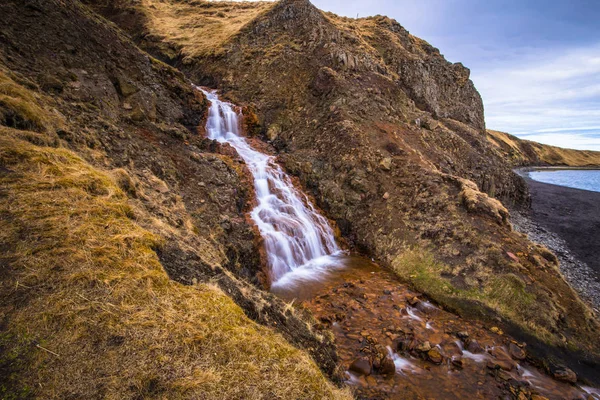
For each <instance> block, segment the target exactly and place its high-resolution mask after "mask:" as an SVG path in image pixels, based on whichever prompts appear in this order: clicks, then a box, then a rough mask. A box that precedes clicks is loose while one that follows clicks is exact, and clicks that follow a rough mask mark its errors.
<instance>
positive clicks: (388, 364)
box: [378, 355, 396, 375]
mask: <svg viewBox="0 0 600 400" xmlns="http://www.w3.org/2000/svg"><path fill="white" fill-rule="evenodd" d="M378 372H379V373H380V374H381V375H394V374H395V373H396V364H394V360H392V357H390V356H389V355H386V356H385V357H383V358H382V359H381V361H380V363H379V369H378Z"/></svg>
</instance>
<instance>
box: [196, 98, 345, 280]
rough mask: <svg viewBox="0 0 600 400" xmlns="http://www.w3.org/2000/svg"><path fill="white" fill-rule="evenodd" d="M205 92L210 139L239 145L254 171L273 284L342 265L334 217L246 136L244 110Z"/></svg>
mask: <svg viewBox="0 0 600 400" xmlns="http://www.w3.org/2000/svg"><path fill="white" fill-rule="evenodd" d="M199 89H200V88H199ZM200 90H202V89H200ZM202 92H203V93H204V94H205V95H206V97H207V98H208V100H209V101H210V102H211V107H210V110H209V116H208V121H207V123H206V131H207V134H208V137H209V139H213V140H217V141H219V142H222V143H229V144H230V145H231V146H233V147H234V148H235V149H236V150H237V152H238V154H239V155H240V157H242V159H243V160H244V161H245V162H246V165H247V166H248V168H249V169H250V172H251V173H252V175H253V177H254V188H255V191H256V197H257V200H258V206H257V207H256V208H255V209H254V210H253V211H252V214H251V216H252V219H253V220H254V222H255V223H256V225H257V226H258V228H259V230H260V233H261V236H262V237H263V239H264V242H265V247H266V251H267V257H268V263H269V266H270V268H271V274H272V281H273V285H274V286H277V285H286V284H289V283H290V282H293V281H296V280H298V279H300V280H302V279H314V278H317V277H318V276H319V275H320V273H322V272H325V271H326V269H328V268H330V267H332V266H333V267H335V266H338V265H339V262H338V261H337V259H336V256H338V255H339V254H340V253H341V251H340V249H339V247H338V245H337V244H336V241H335V237H334V233H333V230H332V228H331V226H330V225H329V223H328V221H327V220H326V219H325V218H324V217H323V216H322V215H320V214H319V213H318V212H317V211H316V210H315V208H314V207H313V205H312V204H311V203H310V201H309V200H308V198H307V197H306V195H304V194H302V193H300V192H298V191H297V190H296V189H295V188H294V186H293V184H292V181H291V179H290V177H289V176H288V175H287V174H286V173H285V172H283V170H282V169H281V167H280V166H279V165H278V164H277V163H276V162H275V160H274V158H273V157H272V156H268V155H266V154H263V153H261V152H259V151H256V150H255V149H253V148H252V146H250V144H249V143H248V142H247V141H246V139H245V138H244V137H242V136H240V134H239V126H240V124H239V117H240V114H239V113H237V112H236V111H235V110H234V107H233V106H232V105H231V104H229V103H226V102H223V101H221V100H219V98H218V96H217V94H216V93H214V92H213V93H209V92H207V91H204V90H202Z"/></svg>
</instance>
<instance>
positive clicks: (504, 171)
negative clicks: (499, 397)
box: [0, 0, 600, 399]
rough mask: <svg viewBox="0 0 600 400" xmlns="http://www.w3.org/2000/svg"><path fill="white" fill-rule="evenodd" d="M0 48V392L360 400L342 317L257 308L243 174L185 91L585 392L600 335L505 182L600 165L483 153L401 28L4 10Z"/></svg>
mask: <svg viewBox="0 0 600 400" xmlns="http://www.w3.org/2000/svg"><path fill="white" fill-rule="evenodd" d="M109 21H112V22H109ZM0 39H1V40H0V138H1V139H0V182H1V184H2V185H1V187H0V212H1V213H2V218H1V220H0V224H1V228H2V229H1V232H2V233H0V237H1V239H2V240H1V243H2V244H1V245H0V248H2V252H1V255H0V268H1V270H2V276H3V278H2V280H1V281H0V377H2V378H4V379H3V380H0V395H1V396H7V397H8V396H9V395H13V394H15V393H16V395H14V396H13V398H27V397H37V398H88V397H109V398H119V397H127V398H210V399H212V398H215V399H220V398H222V399H229V398H232V399H237V398H239V399H243V398H252V399H254V398H265V399H271V398H315V399H320V398H328V399H329V398H351V393H350V391H349V390H348V389H341V388H340V387H337V386H336V385H335V383H340V379H341V373H342V372H343V368H341V367H342V366H340V365H339V364H340V360H339V357H338V352H337V349H336V346H337V345H338V343H336V342H335V341H334V335H333V333H332V332H331V331H330V330H328V329H327V328H328V327H331V326H332V320H331V318H330V319H329V320H328V321H329V325H327V323H326V321H323V319H320V320H319V321H317V320H315V319H314V317H313V316H312V315H311V313H310V312H309V311H308V310H306V309H305V308H304V307H299V306H296V305H295V304H294V302H290V303H285V302H284V301H282V300H281V299H279V298H277V297H276V296H274V295H273V294H271V293H269V291H268V289H269V287H270V285H271V282H270V281H269V276H270V274H269V271H268V270H267V264H266V262H265V256H264V249H263V243H262V242H261V237H260V234H259V231H258V228H257V227H256V226H255V225H254V224H253V223H252V220H251V219H250V218H249V216H248V214H249V211H250V210H251V208H252V207H253V203H254V202H255V196H254V190H255V189H254V187H253V184H252V181H251V176H250V172H249V170H248V166H247V165H246V164H245V162H244V161H243V160H242V159H241V158H240V157H239V156H238V154H237V153H236V151H235V150H234V148H232V147H231V146H229V145H223V144H219V143H217V142H216V141H212V140H209V139H207V138H206V137H205V136H206V132H205V131H204V129H203V127H204V126H205V123H206V119H207V114H208V101H207V99H205V98H204V97H203V96H202V94H201V93H200V92H198V91H195V90H193V88H192V82H193V83H194V84H198V85H203V86H207V87H212V88H215V89H218V90H219V92H220V93H221V97H222V98H225V99H228V100H230V101H232V102H233V103H235V104H237V105H239V106H240V107H241V109H242V110H243V113H244V116H245V119H244V124H243V130H244V133H245V134H246V135H247V136H248V137H249V140H250V141H251V142H252V143H253V144H254V145H255V146H257V147H259V148H260V149H264V152H265V153H269V154H273V155H276V158H277V161H278V162H279V164H280V165H281V166H282V167H283V169H284V170H285V171H286V172H287V173H289V174H290V175H292V176H293V179H292V181H293V184H294V185H296V186H297V187H298V188H301V189H302V190H304V191H306V192H307V194H308V196H309V197H310V198H311V199H314V201H315V202H316V204H317V206H318V208H319V209H320V210H322V211H323V213H324V214H325V215H326V216H327V218H328V219H329V220H331V222H332V224H333V225H334V228H336V230H337V231H339V235H340V242H342V243H343V244H344V245H345V246H346V247H347V248H348V249H350V250H352V251H354V252H356V253H360V254H361V255H364V256H367V257H368V258H370V259H373V260H375V261H377V262H378V263H379V264H381V265H382V266H383V267H385V268H386V274H387V275H389V276H393V277H395V278H394V279H400V280H401V281H402V282H403V283H405V284H407V285H409V286H410V288H411V290H412V291H414V292H410V293H412V294H411V296H413V297H414V293H416V292H420V293H423V294H424V296H426V297H427V298H429V299H431V300H432V301H433V302H435V303H436V304H437V305H439V306H440V307H442V308H443V309H445V311H444V312H446V311H449V312H453V313H456V314H458V315H459V316H460V317H458V316H456V315H455V314H450V313H448V314H447V316H446V318H447V319H448V320H449V321H451V322H452V324H453V326H456V325H461V324H462V323H461V324H455V322H456V321H455V320H462V319H463V318H464V320H465V321H468V323H469V324H470V325H469V326H470V327H472V329H473V332H479V331H481V332H484V333H482V335H484V334H485V336H486V337H489V336H493V335H492V334H490V333H489V329H487V328H484V327H483V326H484V325H483V324H487V326H494V327H495V328H496V329H495V331H494V332H493V334H494V335H496V336H495V337H501V340H506V341H507V343H508V342H510V341H511V340H515V343H516V341H520V342H524V341H526V342H527V343H528V344H529V347H528V355H530V356H531V357H530V359H529V358H528V359H529V360H530V361H531V362H534V363H537V365H539V366H541V367H544V368H545V369H546V370H547V371H550V372H552V373H554V372H556V371H557V368H558V367H560V368H559V369H558V370H559V371H562V370H563V368H564V365H568V366H569V367H570V368H572V369H573V370H575V372H577V373H578V374H580V376H581V377H583V378H587V379H588V381H587V382H588V383H595V384H600V381H599V380H600V374H597V373H596V372H597V368H598V365H600V321H599V320H598V316H596V315H594V313H593V312H592V310H591V309H590V307H589V306H588V305H586V304H585V303H584V302H583V301H582V300H581V299H580V297H579V296H578V294H577V293H576V292H575V291H574V290H573V289H572V287H571V286H570V285H569V284H568V283H567V282H566V281H565V279H564V278H563V276H562V275H561V273H560V272H559V268H558V261H557V258H556V256H555V255H554V254H552V253H551V252H550V251H548V250H547V249H546V248H545V247H543V246H541V245H539V244H536V243H533V242H531V241H530V240H529V239H528V238H527V237H526V236H525V235H523V234H520V233H518V232H516V231H514V230H513V228H512V226H511V223H510V214H509V211H508V209H507V208H506V207H505V205H516V206H519V205H527V203H528V199H529V197H528V192H527V186H526V184H525V182H524V181H523V179H522V178H520V177H519V176H518V175H517V174H515V173H514V172H513V171H512V170H513V168H515V167H517V166H525V165H533V164H544V165H560V164H565V165H572V166H583V165H590V164H597V162H598V161H597V160H598V158H597V157H598V155H597V154H596V153H592V152H574V151H569V150H563V149H555V148H551V147H549V146H542V145H538V144H535V143H530V142H525V141H520V140H518V139H516V138H513V137H511V136H510V135H507V134H502V133H499V132H494V131H487V133H486V127H485V119H484V110H483V104H482V100H481V97H480V95H479V93H478V92H477V90H476V88H475V87H474V85H473V83H472V82H471V80H470V79H469V76H470V71H469V70H468V69H467V68H466V67H464V66H463V65H462V64H460V63H455V64H453V63H450V62H448V61H446V60H445V58H444V57H443V56H442V54H441V53H440V51H439V50H438V49H436V48H434V47H433V46H431V45H429V44H428V43H426V42H424V41H423V40H421V39H419V38H416V37H414V36H413V35H411V34H410V33H409V32H407V31H406V30H405V29H404V28H402V26H401V25H400V24H399V23H398V22H396V21H394V20H391V19H389V18H387V17H383V16H375V17H369V18H362V19H349V18H342V17H339V16H336V15H334V14H330V13H324V12H322V11H320V10H318V9H317V8H315V7H314V6H313V5H312V4H311V3H310V2H309V1H308V0H282V1H279V2H243V3H240V2H226V1H219V2H210V1H203V0H83V1H81V2H79V1H67V0H28V1H25V2H23V1H17V0H10V1H7V2H3V3H2V4H0ZM390 279H391V278H390ZM367 283H368V282H367ZM359 284H365V282H364V280H363V281H362V282H360V283H359ZM345 289H347V288H345ZM370 289H371V290H372V294H373V297H375V296H376V295H375V291H376V292H377V296H379V295H380V293H379V292H380V289H381V288H379V287H377V288H370ZM406 293H409V292H408V291H406ZM329 295H330V294H328V295H327V296H329ZM413 297H411V298H410V300H406V301H405V303H406V302H408V301H412V300H413ZM328 299H329V300H327V303H328V305H327V307H329V306H331V307H333V305H332V304H334V303H336V302H337V300H336V299H335V298H328ZM318 307H321V305H319V306H318ZM334 308H335V307H334ZM398 313H399V311H398ZM498 326H499V327H501V328H502V329H503V330H504V332H506V335H504V334H502V333H501V334H497V332H502V331H501V330H500V329H499V328H498ZM386 329H387V328H386ZM455 330H456V329H455ZM457 332H460V331H457ZM457 332H453V333H452V334H453V335H456V334H457ZM379 334H381V335H383V334H382V333H381V332H379ZM503 335H504V336H503ZM513 338H514V339H513ZM354 342H356V340H355V341H354ZM511 343H512V342H511ZM513 344H514V343H513ZM99 359H100V360H101V362H98V360H99ZM343 367H347V365H345V366H343ZM483 368H484V370H485V368H486V366H485V365H484V366H483ZM494 373H495V374H500V372H499V369H498V368H495V372H494ZM493 379H496V378H495V377H494V378H493ZM332 382H333V383H332ZM495 382H496V381H494V383H493V385H494V387H495V385H496V383H495ZM477 384H478V383H477V380H476V379H475V380H474V382H473V385H474V386H475V385H477ZM507 385H508V384H507ZM507 387H508V386H507ZM511 388H512V386H511ZM505 389H506V388H505ZM495 390H496V389H495ZM506 390H507V391H508V390H509V389H506ZM517 395H518V394H517ZM517 395H515V396H517ZM529 397H531V396H530V395H529ZM8 398H11V397H8Z"/></svg>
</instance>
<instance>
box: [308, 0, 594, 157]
mask: <svg viewBox="0 0 600 400" xmlns="http://www.w3.org/2000/svg"><path fill="white" fill-rule="evenodd" d="M311 1H312V2H313V4H315V5H316V6H318V7H319V8H321V9H323V10H327V11H333V12H335V13H337V14H340V15H346V16H349V17H356V15H357V14H358V15H359V16H360V17H365V16H368V15H375V14H382V15H388V16H390V17H392V18H394V19H396V20H398V22H400V23H401V24H402V25H403V26H404V27H405V28H406V29H408V30H409V31H410V32H411V33H412V34H414V35H416V36H419V37H421V38H423V39H425V40H427V41H428V42H429V43H431V44H432V45H434V46H435V47H437V48H439V49H440V51H441V52H442V54H444V55H445V56H446V58H447V59H449V60H450V61H452V62H458V61H460V62H462V63H463V64H465V66H467V67H469V68H470V69H471V78H472V79H473V81H474V82H475V85H476V86H477V89H478V90H479V92H480V93H481V95H482V96H483V101H484V104H485V111H486V121H487V126H488V128H490V129H496V130H501V131H506V132H510V133H514V134H516V135H518V136H520V137H523V138H527V139H531V140H536V141H540V142H543V143H548V144H554V145H559V146H563V147H570V148H578V149H594V150H600V0H369V1H364V0H311Z"/></svg>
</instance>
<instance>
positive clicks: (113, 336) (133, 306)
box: [0, 128, 351, 399]
mask: <svg viewBox="0 0 600 400" xmlns="http://www.w3.org/2000/svg"><path fill="white" fill-rule="evenodd" d="M13 133H14V131H13V130H11V129H7V128H0V165H1V166H2V168H1V169H0V188H1V190H0V213H1V215H2V218H0V243H2V253H1V258H0V268H2V270H3V271H2V280H1V281H0V298H1V299H2V300H0V317H1V318H0V320H2V321H3V324H2V332H1V333H0V371H1V372H3V373H4V374H5V379H4V380H1V381H0V396H1V397H3V398H19V397H24V396H27V395H29V394H32V395H34V396H36V397H38V398H44V399H58V398H61V399H62V398H96V397H102V398H107V399H121V398H164V399H178V398H197V399H261V398H263V399H276V398H280V399H335V398H340V399H341V398H346V399H349V398H351V396H350V394H349V393H348V392H347V391H342V390H339V389H336V388H335V387H334V386H332V384H331V383H329V382H328V381H327V380H326V379H325V378H324V377H323V375H322V374H321V372H320V371H319V369H318V367H317V366H316V365H315V364H314V363H313V362H312V361H311V359H310V358H309V357H308V356H307V355H306V354H305V353H303V352H301V351H299V350H297V349H295V348H294V347H292V346H291V345H289V344H288V343H287V342H286V341H285V340H284V339H283V338H282V337H281V336H279V335H278V334H276V333H274V332H273V331H271V330H270V329H267V328H264V327H261V326H258V325H257V324H255V323H253V322H252V321H250V320H249V319H248V318H247V317H246V316H245V315H244V313H243V312H242V310H241V309H240V308H239V307H238V306H237V305H235V304H234V303H233V302H232V300H231V299H230V298H228V297H227V296H226V295H224V294H223V293H222V292H221V291H219V290H218V289H216V288H215V287H212V286H207V285H197V286H194V287H187V286H183V285H180V284H177V283H175V282H173V281H171V280H169V278H168V277H167V275H166V273H165V271H164V270H163V268H162V266H161V264H160V263H159V261H158V258H157V256H156V254H155V252H154V250H153V249H154V248H156V247H158V246H160V243H161V240H160V238H158V237H156V236H154V235H152V234H150V233H149V232H148V231H146V230H144V229H142V228H141V227H140V226H139V225H137V224H136V222H135V220H133V219H132V218H133V215H134V213H133V212H132V209H131V208H130V206H129V205H128V201H127V197H126V196H125V194H124V193H123V192H122V191H121V189H119V188H118V187H117V184H116V183H115V181H114V179H113V178H112V177H111V175H109V174H106V173H103V172H101V171H98V170H96V169H94V168H92V167H91V166H90V165H88V164H86V163H85V162H84V161H83V160H81V159H80V158H78V157H77V156H76V155H75V154H74V153H72V152H70V151H68V150H65V149H57V148H47V147H38V146H35V145H33V144H31V143H28V142H25V141H22V140H19V139H15V138H13V137H12V136H13ZM38 346H39V347H38Z"/></svg>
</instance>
